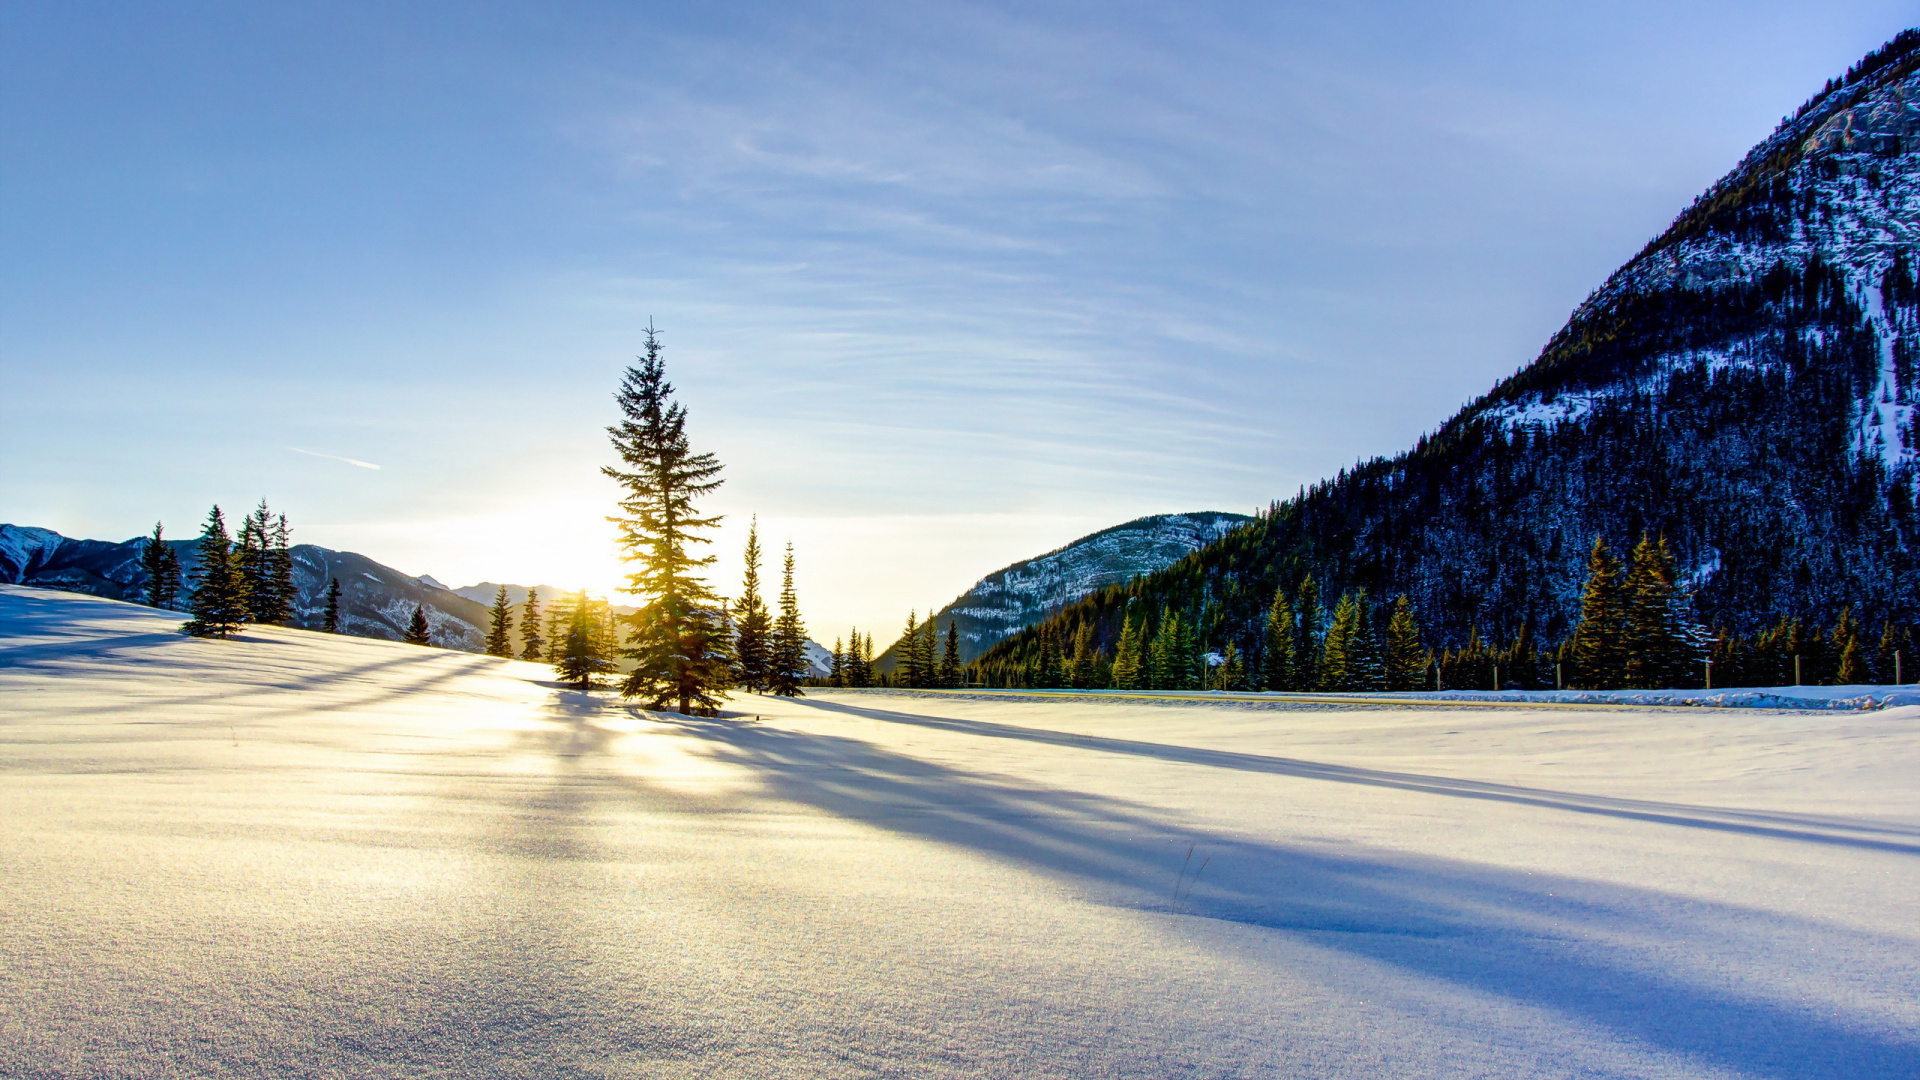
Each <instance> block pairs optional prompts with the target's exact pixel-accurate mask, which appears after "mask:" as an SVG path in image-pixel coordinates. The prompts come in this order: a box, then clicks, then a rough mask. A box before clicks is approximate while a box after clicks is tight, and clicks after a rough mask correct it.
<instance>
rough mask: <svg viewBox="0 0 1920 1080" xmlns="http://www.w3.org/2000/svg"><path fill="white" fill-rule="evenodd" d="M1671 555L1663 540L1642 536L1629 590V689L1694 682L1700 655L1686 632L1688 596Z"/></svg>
mask: <svg viewBox="0 0 1920 1080" xmlns="http://www.w3.org/2000/svg"><path fill="white" fill-rule="evenodd" d="M1673 578H1674V567H1673V555H1672V553H1671V552H1670V551H1668V549H1667V542H1666V539H1665V538H1664V537H1663V538H1662V539H1661V540H1660V541H1659V542H1658V543H1655V542H1654V540H1653V537H1652V536H1651V535H1650V534H1646V533H1642V534H1641V536H1640V543H1639V544H1637V545H1635V547H1634V549H1633V562H1632V565H1631V567H1630V569H1629V570H1628V571H1627V581H1626V587H1625V599H1626V619H1625V622H1626V635H1625V640H1624V642H1623V646H1624V651H1625V653H1626V685H1627V686H1629V687H1632V688H1635V689H1641V690H1659V689H1666V688H1669V687H1675V686H1680V685H1682V684H1685V683H1690V682H1691V680H1692V678H1693V676H1694V668H1695V665H1696V663H1697V654H1698V652H1699V650H1698V648H1697V647H1696V643H1695V642H1694V641H1693V640H1692V639H1691V635H1690V634H1689V633H1688V629H1689V628H1688V626H1687V622H1686V618H1685V608H1684V606H1683V605H1684V597H1683V596H1682V594H1681V592H1680V588H1679V586H1678V585H1676V584H1675V583H1674V580H1673Z"/></svg>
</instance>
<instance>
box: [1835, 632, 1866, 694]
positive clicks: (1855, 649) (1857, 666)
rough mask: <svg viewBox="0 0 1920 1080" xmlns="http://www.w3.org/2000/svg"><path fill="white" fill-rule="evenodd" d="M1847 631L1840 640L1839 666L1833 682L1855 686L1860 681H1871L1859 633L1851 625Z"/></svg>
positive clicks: (1839, 684)
mask: <svg viewBox="0 0 1920 1080" xmlns="http://www.w3.org/2000/svg"><path fill="white" fill-rule="evenodd" d="M1848 631H1849V632H1848V633H1847V635H1846V637H1845V638H1844V639H1842V641H1841V645H1840V668H1839V670H1838V671H1837V672H1835V674H1834V678H1833V681H1834V684H1835V685H1837V686H1857V685H1859V684H1861V683H1867V682H1872V681H1873V679H1872V677H1871V676H1870V675H1868V674H1867V658H1866V650H1864V649H1862V648H1861V647H1860V635H1859V634H1858V633H1857V632H1854V631H1853V628H1852V627H1849V628H1848Z"/></svg>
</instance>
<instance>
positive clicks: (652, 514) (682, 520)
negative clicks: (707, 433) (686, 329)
mask: <svg viewBox="0 0 1920 1080" xmlns="http://www.w3.org/2000/svg"><path fill="white" fill-rule="evenodd" d="M639 359H640V362H639V364H638V365H636V366H633V367H629V368H628V369H627V373H626V377H625V379H624V380H623V381H622V383H621V386H620V391H619V393H618V394H617V395H616V398H617V400H618V401H619V403H620V409H621V412H622V413H623V414H625V416H626V419H624V420H622V421H621V422H620V423H619V424H617V425H615V426H613V427H611V428H608V429H607V432H608V434H609V435H610V436H611V437H612V439H613V445H614V449H615V450H617V451H618V452H619V454H620V461H621V464H622V466H623V468H620V469H616V468H612V467H609V468H606V469H603V470H602V471H603V472H605V473H606V475H608V476H609V477H612V478H613V479H614V480H616V481H618V482H619V483H620V485H621V486H622V487H624V488H625V489H626V494H625V495H624V496H623V497H622V498H621V500H620V511H621V515H622V516H620V517H616V518H612V519H610V520H611V521H613V522H614V524H615V525H616V526H617V527H618V529H619V534H620V545H621V547H622V548H624V549H625V555H624V558H625V559H626V560H627V561H629V562H636V563H638V564H639V567H640V568H639V569H638V570H637V571H635V572H633V573H632V574H630V575H628V578H627V584H626V586H625V587H624V588H625V591H626V592H629V593H632V594H634V595H636V596H638V597H640V598H641V599H642V600H643V603H642V605H641V608H640V611H639V612H638V613H637V614H636V615H634V616H633V617H632V619H631V622H632V626H633V632H632V634H631V635H630V637H629V639H628V647H627V648H626V649H625V650H624V655H626V656H627V657H629V658H631V659H632V660H633V661H634V667H633V671H632V672H631V673H630V674H629V675H628V676H627V680H626V682H625V683H624V684H622V686H621V688H620V692H621V694H622V695H624V696H626V697H641V698H645V699H647V701H648V703H649V705H648V707H650V708H656V709H657V708H661V707H663V706H666V705H669V704H677V705H678V706H679V711H680V712H681V713H682V714H687V713H692V712H698V713H700V714H702V715H712V714H713V713H714V712H715V711H717V709H718V707H719V704H720V701H721V695H722V694H723V693H724V692H725V691H726V689H727V687H728V686H729V685H730V683H731V680H732V662H733V657H732V640H731V639H732V635H731V633H730V632H729V630H728V628H727V626H726V623H725V621H724V620H723V619H722V617H721V612H719V611H718V610H716V609H717V607H718V605H719V601H718V600H717V598H716V597H715V596H714V595H713V591H712V590H711V589H709V588H708V587H707V583H706V581H705V580H704V579H702V578H701V577H700V576H699V573H700V571H701V569H702V568H704V567H707V566H710V565H712V563H713V557H712V556H705V557H700V556H695V555H693V554H692V553H691V552H690V551H689V547H690V545H693V544H699V543H708V542H710V541H709V538H708V537H706V536H703V535H701V534H702V533H703V532H704V531H705V530H708V529H712V528H713V527H715V526H716V525H718V524H719V521H720V519H719V518H718V517H701V516H700V515H699V514H698V513H697V512H696V511H695V509H694V500H695V499H697V498H699V497H701V496H704V495H708V494H711V493H712V492H713V491H714V490H715V489H716V488H718V487H719V486H720V483H721V481H720V480H719V479H718V477H719V475H720V462H719V461H718V460H717V459H715V458H714V456H713V455H712V454H696V453H694V452H693V451H692V449H691V447H690V446H689V444H688V441H687V433H686V421H687V418H686V409H685V407H683V406H681V405H680V404H678V403H676V402H675V401H674V400H673V387H672V385H671V384H669V383H668V382H667V373H666V365H665V363H664V362H663V361H662V360H661V358H660V341H659V338H658V337H657V336H656V335H655V333H654V330H653V327H651V326H649V327H647V340H646V352H645V353H644V354H643V355H642V356H641V357H640V358H639Z"/></svg>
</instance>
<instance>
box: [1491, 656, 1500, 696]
mask: <svg viewBox="0 0 1920 1080" xmlns="http://www.w3.org/2000/svg"><path fill="white" fill-rule="evenodd" d="M1493 689H1494V692H1495V693H1498V692H1499V690H1500V661H1498V660H1495V661H1494V662H1493Z"/></svg>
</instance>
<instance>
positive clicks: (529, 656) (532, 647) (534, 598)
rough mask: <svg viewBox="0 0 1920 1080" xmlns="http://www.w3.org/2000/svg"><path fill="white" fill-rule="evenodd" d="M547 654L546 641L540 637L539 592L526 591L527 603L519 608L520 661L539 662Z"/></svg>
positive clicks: (535, 590)
mask: <svg viewBox="0 0 1920 1080" xmlns="http://www.w3.org/2000/svg"><path fill="white" fill-rule="evenodd" d="M546 654H547V639H546V638H543V637H541V636H540V590H539V589H528V590H527V602H526V603H524V604H522V605H521V606H520V659H522V660H541V659H544V658H545V657H546Z"/></svg>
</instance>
